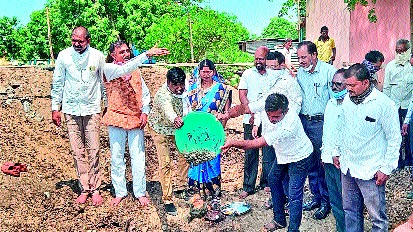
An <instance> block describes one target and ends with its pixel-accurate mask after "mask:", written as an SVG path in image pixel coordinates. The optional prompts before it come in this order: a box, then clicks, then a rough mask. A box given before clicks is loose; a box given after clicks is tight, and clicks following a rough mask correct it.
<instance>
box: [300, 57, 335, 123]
mask: <svg viewBox="0 0 413 232" xmlns="http://www.w3.org/2000/svg"><path fill="white" fill-rule="evenodd" d="M335 73H336V69H335V68H334V66H332V65H330V64H327V63H325V62H323V61H320V60H318V61H317V65H316V66H315V68H314V72H313V73H309V72H307V71H304V69H303V68H302V67H300V68H299V69H298V73H297V82H298V84H299V85H300V87H301V96H302V98H303V102H302V104H301V111H300V113H301V114H304V115H310V116H313V115H318V114H324V110H325V108H326V105H327V102H328V100H329V99H330V98H331V97H332V96H333V95H332V94H333V92H332V90H331V81H332V80H333V76H334V74H335Z"/></svg>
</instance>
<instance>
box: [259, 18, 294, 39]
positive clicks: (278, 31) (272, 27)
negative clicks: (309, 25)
mask: <svg viewBox="0 0 413 232" xmlns="http://www.w3.org/2000/svg"><path fill="white" fill-rule="evenodd" d="M262 36H263V37H267V38H270V37H271V38H283V39H284V38H292V39H298V32H297V29H296V26H295V23H293V22H290V21H288V20H286V19H284V18H279V17H274V18H272V19H271V21H270V24H268V26H267V27H266V28H264V31H263V33H262Z"/></svg>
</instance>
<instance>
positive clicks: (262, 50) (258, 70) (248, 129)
mask: <svg viewBox="0 0 413 232" xmlns="http://www.w3.org/2000/svg"><path fill="white" fill-rule="evenodd" d="M268 52H269V49H268V48H267V47H265V46H261V47H259V48H257V50H256V51H255V60H254V66H255V67H253V68H250V69H247V70H245V71H244V73H243V74H242V77H241V80H240V83H239V85H238V90H239V99H240V102H241V104H243V105H247V104H248V103H249V102H253V101H256V100H258V98H259V97H262V93H263V90H262V89H263V88H266V87H267V86H268V85H270V82H271V78H272V76H271V75H270V74H269V73H268V70H267V69H266V57H267V54H268ZM253 121H254V116H253V115H251V114H245V115H244V119H243V121H242V122H243V126H244V139H254V138H253V136H252V128H253ZM262 155H263V160H271V159H272V158H271V157H274V156H275V155H274V150H273V149H272V148H271V147H270V146H265V147H263V149H262ZM258 162H259V149H258V148H256V149H248V150H246V151H245V158H244V182H243V192H242V193H241V194H240V198H241V199H243V198H245V197H247V196H248V195H251V194H253V193H254V192H255V182H256V180H257V174H258ZM263 169H265V170H263V172H264V173H268V172H269V170H267V169H266V167H264V166H263ZM267 186H268V181H267V179H266V177H265V176H264V175H262V176H261V179H260V187H267Z"/></svg>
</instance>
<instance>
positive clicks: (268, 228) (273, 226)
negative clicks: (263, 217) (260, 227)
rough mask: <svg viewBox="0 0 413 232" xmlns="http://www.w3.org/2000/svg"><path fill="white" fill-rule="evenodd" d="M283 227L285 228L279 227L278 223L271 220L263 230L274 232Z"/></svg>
mask: <svg viewBox="0 0 413 232" xmlns="http://www.w3.org/2000/svg"><path fill="white" fill-rule="evenodd" d="M285 227H286V226H283V225H281V224H280V223H278V222H277V221H275V220H272V221H271V222H269V223H268V224H266V225H265V226H264V229H265V231H267V232H273V231H276V230H279V229H283V228H285Z"/></svg>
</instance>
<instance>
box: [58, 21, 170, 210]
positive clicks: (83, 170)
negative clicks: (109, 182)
mask: <svg viewBox="0 0 413 232" xmlns="http://www.w3.org/2000/svg"><path fill="white" fill-rule="evenodd" d="M167 53H168V51H167V50H165V49H161V48H159V49H158V48H155V49H150V50H149V51H148V52H146V53H144V54H142V55H141V56H138V57H136V58H135V59H132V60H131V61H130V62H128V63H127V64H125V65H123V66H119V65H116V64H105V57H104V55H103V53H101V52H100V51H98V50H96V49H94V48H91V47H90V34H89V31H88V30H87V29H86V28H84V27H77V28H75V29H73V31H72V47H69V48H66V49H64V50H63V51H61V52H60V53H59V55H58V57H57V60H56V65H55V71H54V74H53V82H52V90H51V98H52V121H53V123H54V124H55V125H56V126H58V127H60V126H61V113H60V111H62V113H64V116H65V119H66V124H67V129H68V133H69V141H70V145H71V148H72V151H73V155H74V160H75V168H76V173H77V175H78V178H79V182H80V185H81V188H82V193H81V194H80V195H79V197H78V198H77V200H76V202H77V203H79V204H84V203H85V202H86V200H87V198H88V197H89V196H90V195H91V196H92V204H93V205H95V206H98V205H101V204H102V202H103V199H102V197H101V195H100V193H99V187H100V184H101V174H100V166H99V132H100V112H101V100H102V99H103V100H104V102H105V107H106V106H107V101H106V94H105V89H104V87H103V73H104V74H105V77H106V79H107V80H112V79H114V78H118V77H121V76H123V75H125V74H129V73H131V72H132V71H134V70H135V69H137V68H138V67H139V65H141V64H142V62H143V61H145V60H147V58H148V57H149V56H152V55H165V54H167Z"/></svg>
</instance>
